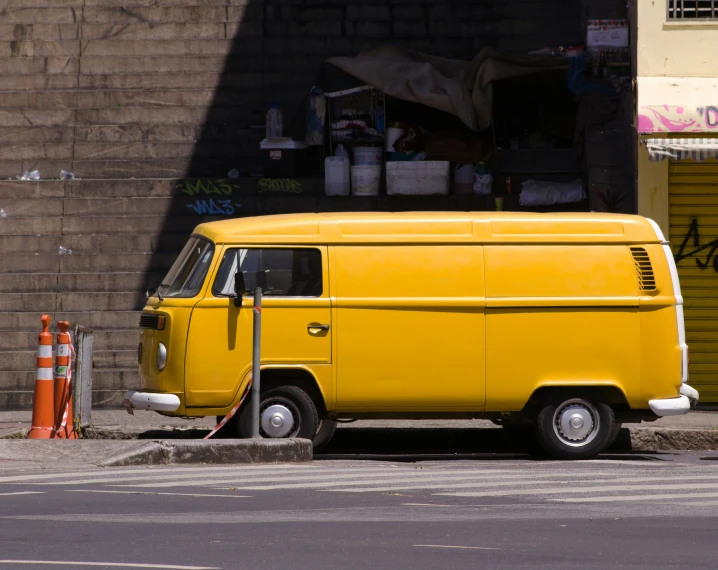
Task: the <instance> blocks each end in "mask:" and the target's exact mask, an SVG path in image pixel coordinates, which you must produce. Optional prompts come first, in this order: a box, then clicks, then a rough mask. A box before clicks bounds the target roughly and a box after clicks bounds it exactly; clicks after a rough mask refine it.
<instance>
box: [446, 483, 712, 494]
mask: <svg viewBox="0 0 718 570" xmlns="http://www.w3.org/2000/svg"><path fill="white" fill-rule="evenodd" d="M661 489H666V490H668V489H682V490H689V489H718V483H706V484H703V483H701V484H698V485H696V484H693V485H686V484H685V483H680V484H675V485H616V486H603V487H565V486H564V487H548V488H545V489H530V490H529V489H514V490H512V491H488V492H484V491H482V492H479V493H473V492H461V493H434V495H445V496H451V497H508V496H510V495H560V494H563V493H572V494H573V493H603V492H606V491H644V490H646V491H648V490H661ZM716 496H718V495H716Z"/></svg>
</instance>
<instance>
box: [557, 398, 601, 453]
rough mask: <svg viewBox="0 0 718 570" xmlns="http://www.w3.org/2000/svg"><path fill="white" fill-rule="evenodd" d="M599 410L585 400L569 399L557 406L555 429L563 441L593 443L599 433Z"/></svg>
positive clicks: (576, 443) (573, 443)
mask: <svg viewBox="0 0 718 570" xmlns="http://www.w3.org/2000/svg"><path fill="white" fill-rule="evenodd" d="M599 427H600V420H599V416H598V410H596V408H595V407H594V406H593V404H591V403H590V402H587V401H585V400H581V399H574V400H568V401H567V402H564V403H563V404H561V405H560V406H559V407H558V408H556V412H555V413H554V416H553V429H554V433H555V434H556V436H557V437H558V438H559V440H561V443H564V444H566V445H570V446H571V447H582V446H584V445H588V444H589V443H591V442H592V441H593V440H594V439H595V438H596V435H597V434H598V430H599Z"/></svg>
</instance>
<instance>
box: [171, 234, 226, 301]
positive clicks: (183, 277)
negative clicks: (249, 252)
mask: <svg viewBox="0 0 718 570" xmlns="http://www.w3.org/2000/svg"><path fill="white" fill-rule="evenodd" d="M213 255H214V244H213V243H212V242H211V241H209V240H207V239H205V238H201V237H199V236H192V237H191V238H190V239H189V241H188V242H187V245H185V246H184V249H183V250H182V253H180V254H179V257H178V258H177V260H176V261H175V262H174V264H173V265H172V268H171V269H170V270H169V273H167V276H166V277H165V278H164V279H163V280H162V284H161V285H160V286H159V288H158V291H159V293H160V295H162V296H163V297H194V296H195V295H197V293H199V290H200V289H201V288H202V284H203V283H204V278H205V277H206V276H207V270H208V269H209V264H210V262H211V261H212V256H213Z"/></svg>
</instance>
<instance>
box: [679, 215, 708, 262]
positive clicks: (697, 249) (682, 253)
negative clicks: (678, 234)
mask: <svg viewBox="0 0 718 570" xmlns="http://www.w3.org/2000/svg"><path fill="white" fill-rule="evenodd" d="M691 241H692V244H691V246H689V245H688V244H689V242H691ZM690 247H692V248H693V249H691V250H690V251H686V249H690ZM706 250H707V251H708V255H706V256H705V261H702V260H701V257H703V255H704V254H705V251H706ZM716 250H718V239H714V240H713V241H711V242H709V243H707V244H705V245H701V237H700V232H699V229H698V220H697V219H696V218H693V221H692V222H691V225H690V227H689V228H688V233H687V234H686V237H684V238H683V243H681V246H680V247H679V248H678V253H677V254H676V255H675V260H676V264H678V263H679V262H681V261H682V260H684V259H688V258H690V257H694V256H695V262H696V265H697V266H698V267H700V268H701V269H706V268H707V267H708V266H709V265H712V266H713V271H715V272H716V273H718V256H716V255H715V252H716Z"/></svg>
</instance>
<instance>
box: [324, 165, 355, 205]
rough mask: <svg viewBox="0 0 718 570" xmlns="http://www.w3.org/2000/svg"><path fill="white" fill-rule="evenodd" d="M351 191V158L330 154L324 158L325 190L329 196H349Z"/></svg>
mask: <svg viewBox="0 0 718 570" xmlns="http://www.w3.org/2000/svg"><path fill="white" fill-rule="evenodd" d="M350 191H351V185H350V177H349V159H348V158H347V157H346V156H328V157H326V158H325V159H324V192H325V194H326V195H327V196H349V193H350Z"/></svg>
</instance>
